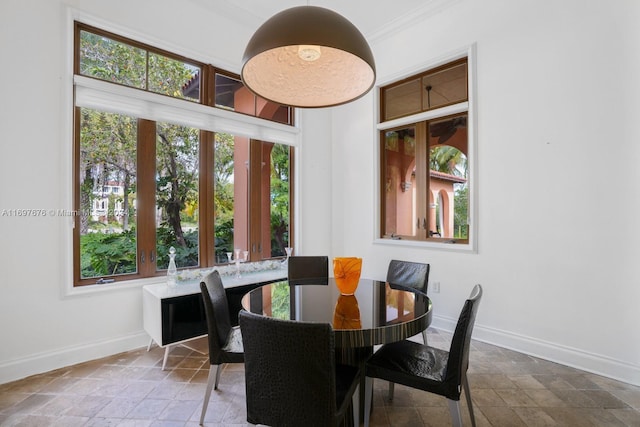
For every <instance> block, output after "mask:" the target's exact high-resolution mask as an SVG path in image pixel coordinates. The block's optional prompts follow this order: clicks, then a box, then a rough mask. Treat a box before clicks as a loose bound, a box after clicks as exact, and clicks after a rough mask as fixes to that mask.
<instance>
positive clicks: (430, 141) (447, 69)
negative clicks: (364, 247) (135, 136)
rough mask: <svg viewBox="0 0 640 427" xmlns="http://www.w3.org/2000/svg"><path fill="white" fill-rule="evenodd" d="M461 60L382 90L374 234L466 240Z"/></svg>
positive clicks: (465, 104)
mask: <svg viewBox="0 0 640 427" xmlns="http://www.w3.org/2000/svg"><path fill="white" fill-rule="evenodd" d="M467 70H468V63H467V58H464V59H460V60H456V61H454V62H452V63H449V64H446V65H444V66H441V67H438V68H435V69H432V70H427V71H425V72H423V73H420V74H418V75H415V76H411V77H409V78H406V79H404V80H402V81H399V82H395V83H393V84H390V85H387V86H385V87H382V88H381V89H380V94H381V97H380V98H381V111H380V117H381V123H380V125H379V129H380V153H381V155H380V160H381V165H380V171H381V174H382V176H381V180H380V182H381V188H380V194H381V215H380V218H381V224H380V237H382V238H389V239H407V240H423V241H433V242H442V243H468V242H469V232H470V211H469V206H470V204H469V180H470V175H469V161H468V156H469V137H468V132H467V122H468V117H469V103H468V72H467Z"/></svg>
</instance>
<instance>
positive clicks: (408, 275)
mask: <svg viewBox="0 0 640 427" xmlns="http://www.w3.org/2000/svg"><path fill="white" fill-rule="evenodd" d="M387 282H388V283H389V285H390V286H392V287H393V286H396V287H402V288H412V289H417V290H419V291H420V292H422V293H424V294H426V293H427V286H428V284H429V264H424V263H420V262H411V261H400V260H397V259H392V260H391V261H390V262H389V268H388V269H387Z"/></svg>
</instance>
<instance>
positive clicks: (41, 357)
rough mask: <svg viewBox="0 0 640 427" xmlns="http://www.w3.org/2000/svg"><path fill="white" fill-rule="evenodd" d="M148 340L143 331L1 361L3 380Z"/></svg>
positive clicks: (111, 352)
mask: <svg viewBox="0 0 640 427" xmlns="http://www.w3.org/2000/svg"><path fill="white" fill-rule="evenodd" d="M148 343H149V335H147V334H146V333H145V332H143V331H141V332H139V333H135V334H131V335H127V336H124V337H119V338H116V339H111V340H104V341H98V342H91V343H86V344H82V345H77V346H72V347H67V348H62V349H58V350H55V351H48V352H44V353H39V354H34V355H32V356H29V357H24V358H21V359H17V360H10V361H4V362H0V384H4V383H8V382H11V381H15V380H18V379H22V378H26V377H29V376H32V375H36V374H41V373H43V372H48V371H52V370H54V369H60V368H64V367H65V366H70V365H75V364H77V363H82V362H87V361H89V360H95V359H99V358H102V357H107V356H111V355H113V354H118V353H122V352H125V351H129V350H134V349H136V348H140V347H144V346H146V345H147V344H148Z"/></svg>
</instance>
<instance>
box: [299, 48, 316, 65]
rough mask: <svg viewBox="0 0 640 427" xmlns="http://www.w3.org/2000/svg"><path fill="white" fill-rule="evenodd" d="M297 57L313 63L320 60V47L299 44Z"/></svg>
mask: <svg viewBox="0 0 640 427" xmlns="http://www.w3.org/2000/svg"><path fill="white" fill-rule="evenodd" d="M298 56H299V57H300V59H302V60H303V61H307V62H313V61H315V60H317V59H318V58H320V46H314V45H307V44H301V45H300V46H298Z"/></svg>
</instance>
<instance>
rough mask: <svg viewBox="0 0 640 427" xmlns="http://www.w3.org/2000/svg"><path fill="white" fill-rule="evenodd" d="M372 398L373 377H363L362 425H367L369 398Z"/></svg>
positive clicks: (369, 412) (365, 426) (366, 426)
mask: <svg viewBox="0 0 640 427" xmlns="http://www.w3.org/2000/svg"><path fill="white" fill-rule="evenodd" d="M372 399H373V378H371V377H365V379H364V427H369V419H370V418H371V400H372ZM358 406H360V405H358Z"/></svg>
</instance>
